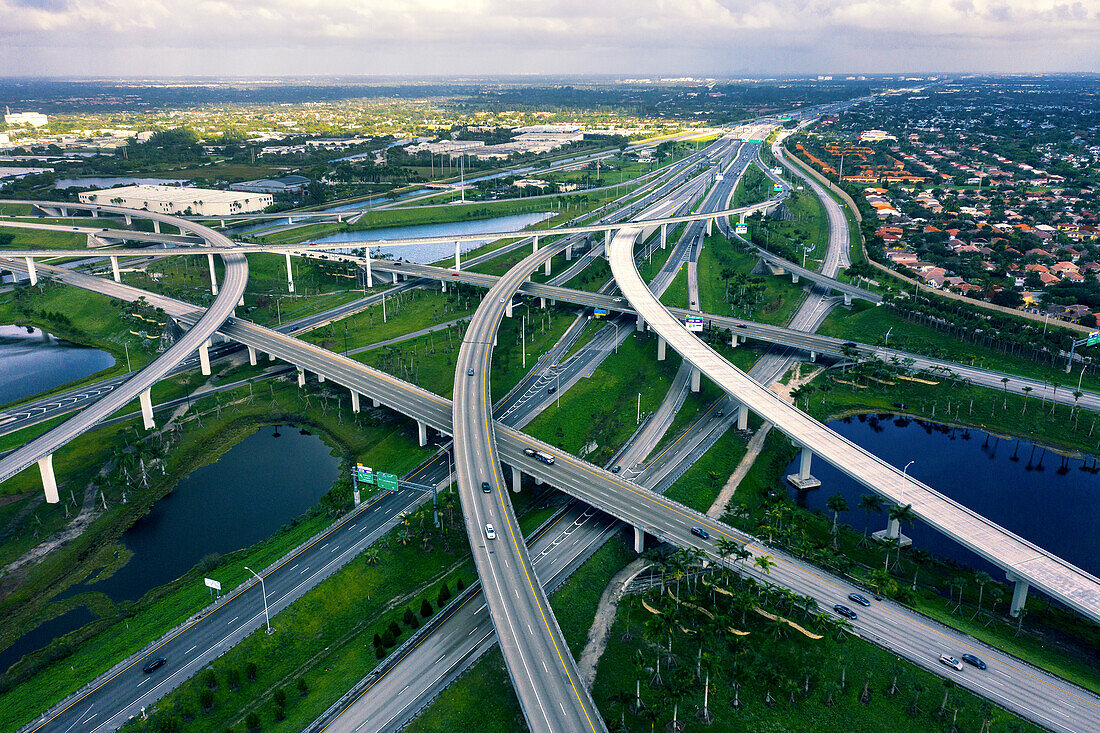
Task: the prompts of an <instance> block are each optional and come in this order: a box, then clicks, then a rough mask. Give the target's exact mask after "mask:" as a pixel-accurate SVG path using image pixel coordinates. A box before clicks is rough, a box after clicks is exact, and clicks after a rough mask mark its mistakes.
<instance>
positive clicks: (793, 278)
mask: <svg viewBox="0 0 1100 733" xmlns="http://www.w3.org/2000/svg"><path fill="white" fill-rule="evenodd" d="M791 285H798V273H797V272H792V273H791Z"/></svg>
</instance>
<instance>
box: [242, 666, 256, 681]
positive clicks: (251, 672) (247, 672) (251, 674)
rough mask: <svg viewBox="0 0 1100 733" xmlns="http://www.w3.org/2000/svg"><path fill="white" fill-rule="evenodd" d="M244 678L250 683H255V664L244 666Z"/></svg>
mask: <svg viewBox="0 0 1100 733" xmlns="http://www.w3.org/2000/svg"><path fill="white" fill-rule="evenodd" d="M244 676H245V677H247V678H248V681H249V682H255V681H256V663H255V662H249V663H248V664H246V665H244Z"/></svg>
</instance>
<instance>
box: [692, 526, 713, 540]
mask: <svg viewBox="0 0 1100 733" xmlns="http://www.w3.org/2000/svg"><path fill="white" fill-rule="evenodd" d="M691 533H692V534H693V535H695V536H696V537H698V538H700V539H704V540H709V539H710V532H707V531H706V530H705V529H703V528H702V527H692V528H691Z"/></svg>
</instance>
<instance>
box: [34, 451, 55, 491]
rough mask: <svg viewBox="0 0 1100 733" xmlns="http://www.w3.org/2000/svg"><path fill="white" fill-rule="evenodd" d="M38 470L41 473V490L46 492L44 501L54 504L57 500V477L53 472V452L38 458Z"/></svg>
mask: <svg viewBox="0 0 1100 733" xmlns="http://www.w3.org/2000/svg"><path fill="white" fill-rule="evenodd" d="M38 472H39V473H40V474H42V491H44V492H45V493H46V503H47V504H56V503H57V502H58V501H59V500H58V497H57V477H56V476H55V475H54V472H53V453H49V454H47V455H44V456H42V457H41V458H39V459H38Z"/></svg>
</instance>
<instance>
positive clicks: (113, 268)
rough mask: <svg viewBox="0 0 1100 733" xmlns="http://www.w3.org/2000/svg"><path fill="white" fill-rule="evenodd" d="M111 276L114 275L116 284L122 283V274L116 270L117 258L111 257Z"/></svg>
mask: <svg viewBox="0 0 1100 733" xmlns="http://www.w3.org/2000/svg"><path fill="white" fill-rule="evenodd" d="M111 274H112V275H114V278H115V282H116V283H120V282H122V273H121V272H119V269H118V258H117V257H115V256H113V255H112V256H111Z"/></svg>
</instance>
